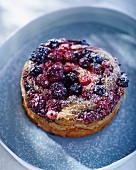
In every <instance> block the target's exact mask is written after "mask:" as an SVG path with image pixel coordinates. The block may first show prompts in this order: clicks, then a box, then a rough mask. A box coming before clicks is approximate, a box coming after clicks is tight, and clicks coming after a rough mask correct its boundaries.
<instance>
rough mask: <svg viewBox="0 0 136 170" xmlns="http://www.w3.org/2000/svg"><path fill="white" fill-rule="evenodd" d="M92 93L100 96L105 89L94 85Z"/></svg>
mask: <svg viewBox="0 0 136 170" xmlns="http://www.w3.org/2000/svg"><path fill="white" fill-rule="evenodd" d="M93 92H94V94H97V95H99V96H102V95H103V94H104V93H105V92H106V89H105V88H104V86H98V85H97V86H95V87H94V90H93Z"/></svg>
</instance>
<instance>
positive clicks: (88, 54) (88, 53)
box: [82, 49, 92, 60]
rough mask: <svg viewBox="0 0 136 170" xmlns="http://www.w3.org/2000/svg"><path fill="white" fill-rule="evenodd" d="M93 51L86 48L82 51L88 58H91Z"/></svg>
mask: <svg viewBox="0 0 136 170" xmlns="http://www.w3.org/2000/svg"><path fill="white" fill-rule="evenodd" d="M91 53H92V52H91V51H89V50H87V49H84V50H83V51H82V55H83V57H86V58H88V59H89V60H90V59H91Z"/></svg>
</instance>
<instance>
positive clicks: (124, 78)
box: [117, 73, 129, 87]
mask: <svg viewBox="0 0 136 170" xmlns="http://www.w3.org/2000/svg"><path fill="white" fill-rule="evenodd" d="M128 82H129V80H128V78H127V75H126V74H125V73H122V75H121V76H120V77H118V80H117V84H118V86H120V87H128Z"/></svg>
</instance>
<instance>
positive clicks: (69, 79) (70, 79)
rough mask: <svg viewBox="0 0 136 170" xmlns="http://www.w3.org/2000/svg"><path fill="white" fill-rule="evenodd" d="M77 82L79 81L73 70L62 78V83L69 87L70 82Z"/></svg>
mask: <svg viewBox="0 0 136 170" xmlns="http://www.w3.org/2000/svg"><path fill="white" fill-rule="evenodd" d="M78 82H79V80H78V77H77V75H76V73H74V72H70V73H68V74H66V75H65V76H64V77H63V78H62V83H63V84H64V86H65V87H70V86H71V85H72V84H74V83H78Z"/></svg>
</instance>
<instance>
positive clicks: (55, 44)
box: [48, 38, 60, 49]
mask: <svg viewBox="0 0 136 170" xmlns="http://www.w3.org/2000/svg"><path fill="white" fill-rule="evenodd" d="M59 45H60V43H59V40H58V39H54V38H53V39H51V40H49V42H48V46H49V47H50V48H51V49H54V48H57V47H59Z"/></svg>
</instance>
